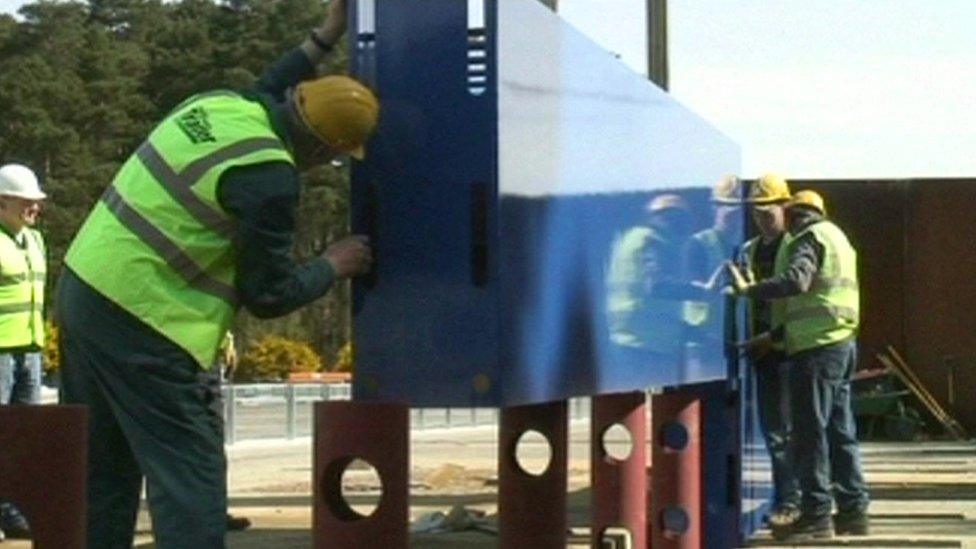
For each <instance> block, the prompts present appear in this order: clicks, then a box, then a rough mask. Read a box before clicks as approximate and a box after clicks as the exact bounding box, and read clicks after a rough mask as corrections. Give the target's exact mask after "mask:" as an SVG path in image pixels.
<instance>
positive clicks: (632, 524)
mask: <svg viewBox="0 0 976 549" xmlns="http://www.w3.org/2000/svg"><path fill="white" fill-rule="evenodd" d="M646 401H647V397H646V395H645V394H644V392H642V391H641V392H632V393H618V394H610V395H599V396H594V397H593V399H592V406H593V408H592V412H591V414H592V421H591V423H590V424H591V425H592V435H591V437H590V477H591V485H592V493H591V498H592V499H591V502H592V505H591V510H590V532H591V540H590V546H591V547H593V548H594V549H602V548H603V547H605V545H604V543H603V538H604V532H605V531H606V529H607V528H625V529H626V530H627V531H628V532H629V533H630V538H631V547H632V549H646V548H647V403H646ZM618 424H619V425H621V426H623V427H624V428H626V429H627V431H628V432H629V433H630V442H631V449H630V454H629V455H627V456H626V457H625V458H624V459H616V458H614V457H612V456H611V455H609V454H608V453H607V451H606V448H605V447H604V444H603V442H604V441H603V435H604V433H605V432H606V431H607V430H608V429H610V428H611V427H613V426H614V425H618Z"/></svg>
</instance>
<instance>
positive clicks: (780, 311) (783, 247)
mask: <svg viewBox="0 0 976 549" xmlns="http://www.w3.org/2000/svg"><path fill="white" fill-rule="evenodd" d="M761 239H762V237H760V236H757V237H755V238H753V239H751V240H749V241H748V242H746V243H745V244H743V245H742V253H743V255H744V256H745V258H746V267H747V268H748V269H749V272H751V273H753V276H755V272H756V250H757V249H758V247H759V242H760V241H761ZM792 240H793V238H792V237H791V236H790V233H788V232H787V233H783V236H782V238H780V240H779V247H778V248H776V257H775V259H774V260H773V273H772V276H774V277H775V276H779V275H780V274H782V273H783V271H785V270H786V267H787V266H788V265H789V260H790V255H789V247H790V242H791V241H792ZM756 282H759V279H757V280H756ZM746 315H747V316H746V318H747V320H746V327H747V329H748V330H749V337H753V336H756V335H759V334H757V333H756V324H755V300H752V299H749V300H747V301H746ZM785 317H786V300H785V299H771V300H769V327H770V330H773V329H776V327H778V326H781V325H782V324H783V323H784V322H786V318H785ZM784 347H785V343H784V342H783V341H782V340H781V341H776V342H774V343H773V348H774V349H777V350H783V349H784Z"/></svg>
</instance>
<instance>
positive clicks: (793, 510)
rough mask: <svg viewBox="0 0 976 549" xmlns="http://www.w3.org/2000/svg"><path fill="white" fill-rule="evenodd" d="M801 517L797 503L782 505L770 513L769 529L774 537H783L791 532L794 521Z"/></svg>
mask: <svg viewBox="0 0 976 549" xmlns="http://www.w3.org/2000/svg"><path fill="white" fill-rule="evenodd" d="M799 518H800V509H799V508H798V507H797V506H795V505H780V506H778V507H777V508H776V509H774V510H773V512H772V513H770V515H769V529H770V530H771V531H772V532H773V537H774V538H776V539H783V538H785V537H786V536H788V535H789V534H790V531H791V530H790V529H791V528H792V527H793V523H795V522H796V521H797V519H799Z"/></svg>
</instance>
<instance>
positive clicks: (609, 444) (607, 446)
mask: <svg viewBox="0 0 976 549" xmlns="http://www.w3.org/2000/svg"><path fill="white" fill-rule="evenodd" d="M601 443H602V444H603V455H605V456H607V457H610V458H611V459H614V460H616V461H624V460H626V459H627V458H629V457H630V454H631V452H633V451H634V439H633V437H631V436H630V429H628V428H626V427H624V426H623V425H621V424H620V423H614V424H613V425H611V426H610V427H607V428H606V429H605V430H604V431H603V437H601Z"/></svg>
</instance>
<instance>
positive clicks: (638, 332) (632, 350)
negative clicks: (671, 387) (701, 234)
mask: <svg viewBox="0 0 976 549" xmlns="http://www.w3.org/2000/svg"><path fill="white" fill-rule="evenodd" d="M644 213H645V216H646V221H645V222H644V223H642V224H640V225H637V226H635V227H632V228H630V229H628V230H627V231H625V232H624V233H623V234H622V235H620V236H619V237H618V238H617V239H616V240H615V242H614V244H613V247H612V249H611V253H610V263H609V267H608V270H607V319H608V322H609V325H610V326H609V328H610V340H611V341H612V342H613V343H614V344H616V346H617V348H618V350H620V351H621V352H622V353H623V357H624V360H626V362H627V363H628V364H640V365H643V366H652V365H664V366H668V367H672V368H673V367H675V366H677V365H678V364H679V361H680V359H681V356H682V352H683V342H684V339H685V332H686V325H685V322H684V316H683V315H684V305H685V301H683V300H682V299H680V298H675V297H673V296H670V295H664V293H663V292H662V290H661V289H662V287H665V286H668V287H672V286H675V285H677V284H679V282H678V281H679V279H680V277H681V274H682V273H681V265H682V254H683V250H684V248H685V246H686V244H687V241H688V238H689V237H690V236H691V227H692V225H691V223H692V218H691V213H690V211H689V209H688V204H687V203H686V202H685V200H684V198H682V197H681V196H679V195H677V194H671V193H667V194H661V195H658V196H656V197H654V198H653V199H651V200H650V201H649V202H648V203H647V205H646V206H645V208H644Z"/></svg>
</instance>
